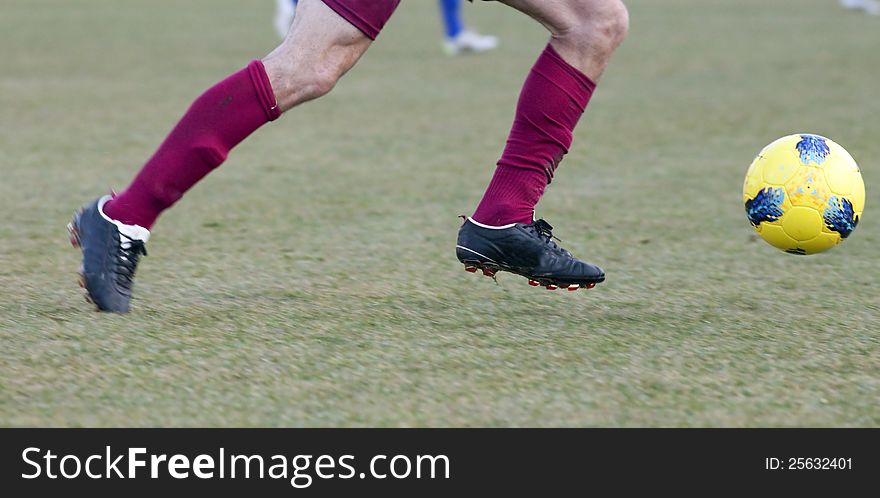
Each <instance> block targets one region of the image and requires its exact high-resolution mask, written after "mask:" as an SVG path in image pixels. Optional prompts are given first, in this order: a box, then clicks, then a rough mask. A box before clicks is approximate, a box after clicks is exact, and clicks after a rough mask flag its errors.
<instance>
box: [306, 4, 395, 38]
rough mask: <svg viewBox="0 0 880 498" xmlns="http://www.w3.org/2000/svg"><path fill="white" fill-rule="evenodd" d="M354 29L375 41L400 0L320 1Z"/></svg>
mask: <svg viewBox="0 0 880 498" xmlns="http://www.w3.org/2000/svg"><path fill="white" fill-rule="evenodd" d="M322 1H323V2H324V3H325V4H327V6H328V7H330V8H331V9H333V10H335V11H336V13H337V14H339V15H340V16H342V17H344V18H345V20H346V21H348V22H350V23H351V24H352V25H353V26H354V27H356V28H357V29H359V30H361V31H363V32H364V34H365V35H367V36H369V37H370V39H371V40H375V39H376V37H377V36H379V32H380V31H382V26H385V23H386V22H387V21H388V19H389V18H390V17H391V14H393V13H394V9H396V8H397V4H399V3H400V0H322Z"/></svg>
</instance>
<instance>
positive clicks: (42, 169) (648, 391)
mask: <svg viewBox="0 0 880 498" xmlns="http://www.w3.org/2000/svg"><path fill="white" fill-rule="evenodd" d="M403 4H404V5H402V7H401V8H400V9H399V11H398V13H397V14H396V16H395V18H394V19H392V21H391V22H390V23H389V25H388V27H387V29H386V31H385V32H384V33H383V34H382V36H381V37H380V38H379V41H378V42H377V43H376V44H375V45H374V47H373V48H372V49H371V50H370V52H369V53H368V54H367V55H366V56H365V57H364V59H363V60H362V61H361V63H360V64H359V65H358V66H357V67H356V68H355V69H354V70H353V71H352V72H351V73H350V74H349V75H348V76H347V77H346V78H345V80H344V81H343V82H341V83H340V85H339V86H338V87H337V88H336V90H335V91H334V92H333V93H332V94H331V95H329V96H328V97H326V98H325V99H323V100H320V101H318V102H314V103H310V104H307V105H305V106H303V107H301V108H299V109H297V110H295V111H294V112H292V113H290V114H288V115H287V116H285V117H284V118H283V119H282V120H280V121H278V122H276V123H275V124H273V125H271V126H268V127H266V128H265V129H263V130H261V131H260V132H259V133H257V134H256V135H255V136H253V137H252V138H251V139H250V140H248V141H247V142H245V143H244V144H242V145H241V146H240V147H239V148H238V149H236V150H235V151H234V152H233V153H232V155H231V156H230V160H229V161H228V162H227V163H226V164H225V165H224V166H223V167H221V168H220V169H218V170H217V171H216V172H215V173H214V174H213V175H211V176H210V177H209V178H208V179H207V180H206V181H204V182H203V183H201V184H199V185H198V186H197V187H196V188H195V189H194V190H193V191H191V192H190V194H189V195H188V196H187V197H186V198H185V199H184V200H182V201H181V202H180V203H179V204H178V205H177V206H176V208H175V209H173V210H171V211H169V212H167V213H166V214H165V215H164V216H163V217H162V219H161V220H160V222H159V224H158V225H157V226H156V229H155V231H154V234H153V238H152V239H151V241H150V247H149V251H150V255H149V257H148V258H146V259H145V260H144V262H143V263H142V265H141V267H140V269H139V274H138V282H137V289H136V290H137V295H136V301H135V303H134V312H133V313H132V314H131V315H129V316H124V317H120V316H107V315H102V314H98V313H95V312H94V311H92V309H91V308H90V306H88V305H87V304H86V303H85V302H84V301H83V298H82V296H81V291H80V289H79V288H78V287H77V285H76V277H75V270H76V268H77V266H78V264H79V261H78V256H79V253H78V252H77V251H75V250H73V249H71V248H70V247H69V246H68V243H67V237H66V232H65V230H64V226H65V224H66V223H67V221H68V219H69V216H70V214H71V213H72V211H73V210H74V208H76V207H78V206H79V205H80V204H82V203H84V202H86V201H88V200H90V199H93V198H94V197H96V196H97V195H100V194H103V193H106V192H107V191H109V189H110V188H116V189H121V188H123V187H124V186H125V185H126V184H127V182H128V180H129V179H130V178H131V176H132V175H133V174H134V173H135V172H136V171H137V169H138V168H139V167H140V165H141V164H142V163H143V162H144V160H145V159H146V158H147V157H148V156H149V155H150V154H151V153H152V152H153V150H154V149H155V147H156V145H157V144H158V143H159V141H160V140H161V139H162V138H163V137H164V135H165V134H166V133H167V131H168V130H169V129H170V127H171V126H172V125H173V123H174V122H175V121H176V120H177V119H178V118H179V116H180V114H181V113H182V112H183V110H184V109H185V107H186V106H187V105H188V104H189V102H190V101H191V100H192V99H193V98H194V97H196V96H197V95H198V94H199V93H200V92H201V91H202V90H203V89H204V88H206V87H207V86H209V85H211V84H213V83H214V82H215V81H217V80H218V79H220V78H222V77H224V76H225V75H227V74H229V73H231V72H232V71H234V70H236V69H238V68H240V67H241V66H243V65H244V64H246V63H247V61H248V60H249V59H251V58H254V57H259V56H262V55H263V54H265V53H267V52H268V51H269V50H271V49H272V48H273V46H274V43H275V42H276V40H275V38H274V32H273V31H272V29H271V14H272V3H271V2H269V1H268V0H267V1H263V2H242V1H232V0H222V1H221V0H211V1H208V0H192V1H187V2H174V1H171V0H150V1H147V0H129V1H126V2H114V3H113V5H112V6H110V4H109V3H108V2H106V1H102V0H78V1H76V2H69V1H61V0H53V1H49V0H4V1H3V3H2V5H0V151H2V155H0V206H2V210H0V213H2V215H3V220H2V222H0V341H2V343H0V424H2V425H4V426H10V425H11V426H32V425H40V426H42V425H50V426H168V425H173V426H228V425H234V426H395V427H396V426H876V425H878V424H880V316H878V313H880V282H878V277H880V269H878V267H877V259H876V258H877V251H876V245H875V244H876V243H877V242H878V241H880V225H878V223H877V221H876V220H877V218H876V217H875V216H874V212H875V211H874V207H875V206H876V205H880V198H878V193H880V187H876V185H878V182H880V172H878V171H880V163H878V162H877V161H876V158H877V157H878V156H880V140H878V134H877V133H878V124H880V122H878V116H880V97H878V94H877V88H878V73H877V64H876V62H877V47H878V45H880V21H878V20H877V19H872V18H869V17H867V16H861V15H857V14H852V13H849V12H846V11H843V10H841V9H839V8H838V6H837V5H836V4H837V2H835V1H832V0H778V1H773V2H767V1H765V0H740V1H736V2H734V1H732V0H730V1H721V0H716V1H705V0H664V1H657V0H630V1H629V2H628V4H629V7H630V10H631V17H632V27H631V35H630V37H629V39H628V40H627V41H626V42H625V44H624V46H623V47H622V48H621V49H620V51H619V53H618V55H617V56H616V59H615V60H614V61H613V62H612V65H611V67H610V68H609V70H608V71H607V73H606V75H605V77H604V78H603V80H602V82H601V84H600V86H599V89H598V91H597V93H596V95H595V98H594V100H593V102H592V104H591V106H590V108H589V110H588V111H587V114H586V115H585V117H584V119H583V120H582V121H581V126H580V127H579V128H578V130H577V134H576V139H575V146H574V148H573V150H572V152H571V154H570V155H569V156H568V158H567V159H566V161H565V162H564V163H563V165H562V166H561V168H560V170H559V172H558V174H557V180H556V181H555V182H554V183H553V184H552V185H551V186H550V187H549V189H548V192H547V195H546V197H545V199H544V200H543V201H542V204H541V205H540V206H539V215H541V216H543V217H545V218H547V219H548V220H549V221H550V222H551V223H553V224H554V225H555V226H556V228H557V229H556V235H558V236H559V237H560V238H562V239H563V240H564V245H565V246H566V247H567V248H569V249H570V250H571V251H572V252H573V253H575V254H576V255H580V256H582V257H584V258H585V259H588V260H591V261H594V262H596V263H598V264H600V265H601V266H603V267H605V269H606V270H607V272H608V281H607V283H606V284H604V285H602V286H600V287H599V288H597V289H595V290H593V291H589V292H587V293H582V292H577V293H569V292H561V291H557V292H553V293H551V292H547V291H545V290H536V289H533V288H531V287H529V286H528V285H526V281H525V280H524V279H522V278H519V277H515V276H512V275H510V274H502V275H500V277H499V279H498V284H497V285H496V283H495V282H493V281H492V280H491V279H487V278H481V277H477V276H474V275H471V274H468V273H465V272H464V271H462V267H461V265H460V264H459V263H458V262H457V261H456V259H455V256H454V250H453V249H454V243H455V236H456V231H457V227H458V224H459V220H458V218H457V217H456V216H457V215H459V214H462V213H470V212H471V211H472V209H473V207H474V205H475V203H476V202H477V201H478V200H479V197H480V195H481V193H482V190H483V188H484V186H485V184H486V183H487V182H488V179H489V178H490V175H491V172H492V170H493V168H494V162H495V160H496V159H497V157H498V155H499V153H500V151H501V149H502V147H503V143H504V139H505V137H506V134H507V131H508V129H509V126H510V122H511V120H512V116H513V104H514V102H515V99H516V97H517V94H518V92H519V88H520V85H521V83H522V80H523V78H524V75H525V74H526V71H527V70H528V68H529V67H530V66H531V64H532V62H533V60H534V59H535V57H536V56H537V54H538V53H539V52H540V50H541V49H542V48H543V46H544V43H545V42H546V36H545V34H544V32H543V30H542V28H540V27H539V26H538V25H537V24H535V23H533V22H532V21H530V20H529V19H527V18H525V17H524V16H521V15H519V14H517V13H515V12H513V11H511V10H510V9H507V8H504V7H503V6H500V5H497V4H482V3H476V4H474V5H468V6H467V7H466V15H467V16H468V18H469V19H470V20H471V21H472V22H473V24H474V25H476V26H478V27H480V28H482V29H483V30H484V31H487V32H490V33H493V34H497V35H498V36H500V37H501V39H502V42H503V45H502V47H501V48H500V49H499V50H498V51H496V52H494V53H491V54H489V55H484V56H479V57H464V58H455V59H450V58H447V57H445V56H444V55H443V54H442V52H441V50H440V43H439V42H440V26H439V21H438V16H437V13H436V6H435V5H434V2H433V1H428V0H418V1H414V0H408V1H404V2H403ZM802 131H811V132H816V133H821V134H824V135H826V136H829V137H831V138H834V139H836V140H837V141H839V142H840V143H841V144H842V145H844V146H845V147H847V148H848V149H849V151H850V152H851V153H852V154H853V156H855V157H856V159H857V160H859V162H860V164H861V166H862V170H863V173H864V178H865V182H866V184H867V189H868V200H867V205H868V209H867V211H866V213H865V214H866V216H865V217H864V220H863V222H862V224H861V225H860V227H859V229H858V230H857V231H856V233H855V234H854V236H853V237H852V238H851V239H850V240H849V241H848V242H847V243H846V244H845V245H843V246H842V247H840V248H837V249H835V250H833V251H831V252H830V253H827V254H824V255H819V256H815V257H809V258H799V257H793V256H788V255H785V254H782V253H780V252H778V251H776V250H775V249H772V248H770V247H769V246H768V245H766V244H764V243H763V242H761V241H760V240H756V238H755V236H753V235H752V229H751V228H750V227H749V224H748V222H747V220H746V218H745V214H744V212H743V208H742V204H741V198H740V197H741V188H742V178H743V175H744V173H745V171H746V168H747V167H748V165H749V163H750V162H751V160H752V158H753V157H754V155H755V153H757V151H758V150H760V148H761V147H762V146H764V145H765V144H766V143H769V142H770V141H771V140H773V139H775V138H777V137H779V136H783V135H787V134H790V133H794V132H802Z"/></svg>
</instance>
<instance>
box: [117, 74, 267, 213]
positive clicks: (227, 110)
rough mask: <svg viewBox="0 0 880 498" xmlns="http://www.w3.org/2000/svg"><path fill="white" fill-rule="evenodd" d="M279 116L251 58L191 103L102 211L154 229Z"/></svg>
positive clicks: (265, 83) (262, 75) (264, 76)
mask: <svg viewBox="0 0 880 498" xmlns="http://www.w3.org/2000/svg"><path fill="white" fill-rule="evenodd" d="M280 115H281V113H280V111H279V109H278V106H277V105H276V102H275V94H274V92H273V91H272V86H271V84H270V83H269V77H268V76H267V75H266V69H265V68H264V67H263V63H262V62H260V61H258V60H255V61H253V62H251V63H250V64H249V65H248V66H247V67H246V68H244V69H242V70H241V71H239V72H237V73H235V74H233V75H232V76H229V77H228V78H226V79H225V80H223V81H221V82H220V83H217V84H216V85H214V86H213V87H212V88H210V89H209V90H208V91H206V92H205V93H204V94H202V96H200V97H199V98H198V99H196V100H195V102H193V104H192V105H191V106H190V108H189V110H188V111H187V112H186V114H184V116H183V118H181V120H180V122H179V123H177V126H175V127H174V129H173V130H172V131H171V133H170V134H169V135H168V137H167V138H166V139H165V141H164V142H163V143H162V145H161V146H160V147H159V150H157V151H156V153H155V154H153V157H152V158H150V160H149V161H147V164H145V165H144V167H143V168H142V169H141V171H140V172H139V173H138V175H137V176H136V177H135V179H134V181H133V182H132V183H131V185H129V187H128V188H127V189H125V191H124V192H122V193H121V194H119V195H117V196H116V197H115V198H114V199H113V200H111V201H109V202H108V203H107V204H105V205H104V214H106V215H107V216H109V217H110V218H112V219H114V220H117V221H121V222H122V223H125V224H127V225H140V226H142V227H144V228H150V227H152V226H153V223H155V222H156V218H158V217H159V214H160V213H162V211H164V210H165V209H168V208H169V207H171V205H172V204H174V203H175V202H177V201H178V200H179V199H180V198H181V197H182V196H183V194H184V192H186V191H187V190H189V189H190V187H192V186H193V185H195V184H196V183H197V182H198V181H199V180H201V179H202V178H203V177H204V176H205V175H207V174H208V173H210V172H211V171H212V170H213V169H214V168H216V167H217V166H220V164H222V163H223V161H225V160H226V156H227V155H228V154H229V151H230V150H231V149H232V148H233V147H235V146H236V145H238V144H239V143H240V142H241V141H242V140H244V139H245V138H247V137H248V136H249V135H250V134H251V133H253V132H254V131H256V130H257V128H259V127H261V126H263V125H264V124H266V123H267V122H269V121H273V120H275V119H277V118H278V117H279V116H280Z"/></svg>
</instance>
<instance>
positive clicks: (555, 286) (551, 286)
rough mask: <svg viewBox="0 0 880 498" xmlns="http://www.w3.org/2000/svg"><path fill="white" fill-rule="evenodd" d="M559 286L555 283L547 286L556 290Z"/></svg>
mask: <svg viewBox="0 0 880 498" xmlns="http://www.w3.org/2000/svg"><path fill="white" fill-rule="evenodd" d="M558 288H559V286H558V285H553V284H550V285H548V286H547V290H556V289H558Z"/></svg>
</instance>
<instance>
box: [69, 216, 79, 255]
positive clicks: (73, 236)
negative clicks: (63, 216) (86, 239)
mask: <svg viewBox="0 0 880 498" xmlns="http://www.w3.org/2000/svg"><path fill="white" fill-rule="evenodd" d="M67 235H68V237H69V240H70V245H72V246H73V247H75V248H77V249H79V231H77V229H76V225H74V224H73V222H72V221H71V222H70V223H68V224H67Z"/></svg>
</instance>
